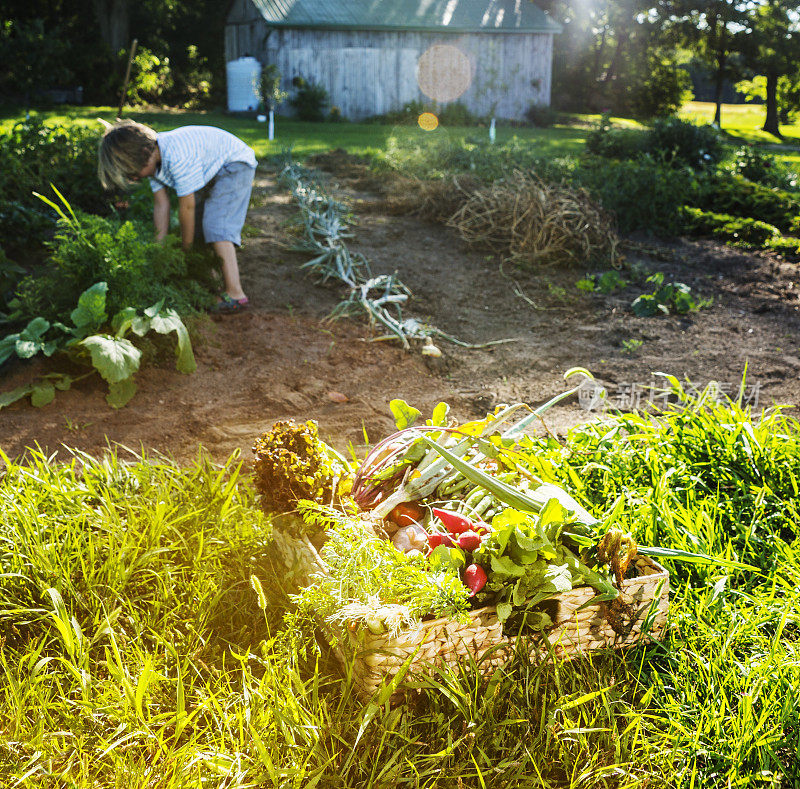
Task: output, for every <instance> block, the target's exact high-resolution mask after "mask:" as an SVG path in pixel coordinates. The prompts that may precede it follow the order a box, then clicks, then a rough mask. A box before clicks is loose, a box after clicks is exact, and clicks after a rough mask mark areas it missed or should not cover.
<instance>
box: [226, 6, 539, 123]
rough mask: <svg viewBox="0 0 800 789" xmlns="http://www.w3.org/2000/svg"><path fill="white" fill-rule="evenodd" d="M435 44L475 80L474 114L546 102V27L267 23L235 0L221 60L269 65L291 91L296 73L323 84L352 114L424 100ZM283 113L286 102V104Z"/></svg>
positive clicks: (501, 114) (468, 96) (469, 103)
mask: <svg viewBox="0 0 800 789" xmlns="http://www.w3.org/2000/svg"><path fill="white" fill-rule="evenodd" d="M433 44H449V45H450V46H455V47H458V49H460V50H461V51H462V52H463V53H464V54H465V55H466V56H467V58H468V59H469V62H470V66H471V70H472V81H471V84H470V86H469V88H468V89H467V90H466V92H465V93H464V94H463V95H462V96H461V97H460V98H459V99H458V101H460V102H462V103H463V104H464V105H466V107H467V108H468V109H469V110H470V111H471V112H473V113H476V114H479V115H490V114H491V115H494V116H496V117H498V118H521V117H522V116H523V115H524V114H525V111H526V110H527V109H528V107H529V106H530V105H531V104H544V105H547V104H549V103H550V84H551V68H552V59H553V35H552V34H551V33H470V34H464V35H458V34H447V33H444V34H438V33H423V32H420V33H416V32H405V31H398V32H379V31H359V30H354V31H340V30H311V29H289V28H269V27H268V26H267V24H266V23H265V22H264V20H263V18H262V17H261V15H260V14H259V13H258V11H257V9H256V8H255V6H254V5H253V3H252V2H251V0H235V2H234V4H233V5H232V7H231V11H230V14H229V16H228V24H227V26H226V28H225V58H226V60H235V59H236V58H239V57H243V56H245V55H252V56H253V57H256V58H258V59H259V60H260V61H261V62H262V63H274V64H275V65H276V66H277V67H278V68H279V69H280V72H281V74H282V76H283V85H282V87H283V89H284V90H289V91H291V81H292V78H293V77H296V76H301V77H303V78H304V79H306V80H307V81H309V82H316V83H319V84H321V85H323V86H324V87H325V88H326V89H327V90H328V93H329V94H330V97H331V103H332V104H334V105H336V106H337V107H339V109H340V110H341V112H342V114H343V115H344V116H345V117H347V118H350V119H352V120H357V119H359V118H364V117H366V116H369V115H378V114H381V113H384V112H388V111H389V110H396V109H400V108H401V107H402V106H403V104H406V103H407V102H409V101H414V100H418V101H423V102H428V103H429V99H428V97H426V96H425V95H423V93H422V92H421V91H420V89H419V86H418V84H417V67H418V66H417V63H418V60H419V57H420V56H421V55H422V54H423V53H424V52H425V51H426V50H427V49H428V48H429V47H430V46H432V45H433ZM285 110H286V111H288V107H287V108H285Z"/></svg>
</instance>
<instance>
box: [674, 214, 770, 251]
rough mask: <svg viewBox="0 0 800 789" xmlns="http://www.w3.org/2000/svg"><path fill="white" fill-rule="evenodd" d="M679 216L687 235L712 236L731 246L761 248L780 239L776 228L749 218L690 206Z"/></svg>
mask: <svg viewBox="0 0 800 789" xmlns="http://www.w3.org/2000/svg"><path fill="white" fill-rule="evenodd" d="M681 216H682V217H683V219H684V222H685V229H686V231H687V232H688V233H691V234H697V235H703V236H706V235H707V236H714V237H715V238H719V239H722V240H723V241H725V242H727V243H731V244H737V245H742V246H751V247H762V246H764V245H765V244H766V243H767V242H769V241H770V239H773V238H775V237H776V236H777V237H780V233H779V232H778V228H777V227H775V226H774V225H770V224H768V223H767V222H760V221H759V220H757V219H750V218H749V217H741V216H731V215H730V214H716V213H714V212H713V211H703V209H702V208H692V207H691V206H684V207H683V208H682V209H681Z"/></svg>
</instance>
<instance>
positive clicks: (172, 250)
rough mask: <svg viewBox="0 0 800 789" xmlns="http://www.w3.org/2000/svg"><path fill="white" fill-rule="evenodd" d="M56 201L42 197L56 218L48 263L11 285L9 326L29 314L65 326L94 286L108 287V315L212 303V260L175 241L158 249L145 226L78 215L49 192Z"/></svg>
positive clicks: (194, 307)
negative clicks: (157, 305) (152, 307)
mask: <svg viewBox="0 0 800 789" xmlns="http://www.w3.org/2000/svg"><path fill="white" fill-rule="evenodd" d="M54 191H55V194H56V196H57V199H58V201H59V202H58V203H57V202H55V201H53V200H51V199H50V198H47V197H44V196H42V200H43V201H44V202H45V203H46V204H47V205H49V206H50V207H51V208H52V209H53V210H54V211H56V213H57V214H58V217H59V220H58V226H57V228H58V229H57V233H56V236H55V238H54V239H53V240H52V241H51V242H48V249H49V251H50V253H51V254H50V258H49V260H48V262H47V264H46V265H45V266H42V267H40V268H39V269H38V270H37V271H35V272H33V273H32V274H30V275H29V276H27V277H24V278H22V279H21V280H20V281H19V283H18V284H17V286H16V290H15V296H14V298H13V299H11V300H10V301H9V321H10V322H15V321H16V322H19V323H22V322H24V321H27V320H30V319H31V318H32V317H43V318H46V319H48V320H50V321H65V320H66V319H67V318H68V317H69V315H70V312H71V311H72V309H73V308H74V306H75V303H76V301H77V300H78V297H79V295H80V294H81V293H82V292H84V291H85V290H86V289H87V288H89V287H91V286H92V285H93V284H94V283H96V282H101V281H102V282H106V283H107V284H108V297H107V298H108V305H107V307H108V312H109V313H110V314H112V315H114V314H116V313H117V312H119V311H120V310H123V309H125V308H127V307H134V308H136V309H140V310H141V309H145V308H147V307H149V306H150V305H152V304H154V303H156V302H158V301H161V300H162V299H163V301H164V304H165V305H166V306H167V307H169V308H170V309H174V310H175V311H176V312H178V313H179V314H182V315H186V314H191V313H192V312H195V311H197V310H198V309H200V308H204V307H210V306H211V305H212V304H213V303H214V297H213V296H212V295H211V292H212V288H213V285H212V281H211V270H212V267H213V265H214V263H213V257H212V256H210V255H208V254H205V253H199V252H190V253H186V254H184V253H183V252H182V250H181V249H180V248H179V243H178V241H177V239H175V238H167V239H165V241H164V243H162V244H157V243H156V242H155V241H153V240H152V235H151V232H152V231H150V230H149V229H147V230H145V229H144V227H142V226H139V225H137V224H135V223H133V222H130V221H124V222H123V221H121V220H119V219H115V218H104V217H99V216H93V215H89V214H84V213H82V212H79V211H76V210H75V209H73V208H72V206H71V205H70V203H68V202H67V200H66V199H65V198H64V197H63V195H62V193H61V192H60V191H58V190H56V189H55V188H54Z"/></svg>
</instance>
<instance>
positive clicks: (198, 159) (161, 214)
mask: <svg viewBox="0 0 800 789" xmlns="http://www.w3.org/2000/svg"><path fill="white" fill-rule="evenodd" d="M257 164H258V162H256V157H255V154H254V153H253V149H252V148H250V147H248V146H247V145H245V143H243V142H242V141H241V140H240V139H239V138H238V137H234V135H232V134H230V133H229V132H226V131H224V130H223V129H218V128H216V127H214V126H182V127H180V128H178V129H173V130H172V131H168V132H156V131H154V130H153V129H151V128H150V127H149V126H145V125H143V124H141V123H135V122H133V121H119V122H117V123H115V124H114V125H113V126H108V127H107V128H106V131H105V133H104V134H103V138H102V140H101V141H100V150H99V156H98V166H97V173H98V176H99V178H100V183H101V184H102V185H103V188H104V189H111V188H113V187H114V186H116V187H119V188H121V189H129V188H130V187H131V186H132V185H133V183H135V182H137V181H140V180H141V179H142V178H149V179H150V185H151V187H152V189H153V224H154V225H155V231H156V241H162V240H163V239H164V237H165V236H166V235H167V231H168V230H169V196H168V195H167V187H169V188H171V189H174V190H175V192H176V193H177V195H178V218H179V220H180V226H181V240H182V242H183V248H184V249H189V247H191V245H192V243H193V242H194V239H195V235H196V234H198V235H199V232H198V231H199V229H200V227H201V226H202V230H203V237H204V238H205V240H206V242H207V243H209V244H211V245H212V246H213V247H214V252H216V254H217V256H218V257H219V259H220V261H221V263H222V278H223V280H224V282H225V293H224V294H223V295H222V298H221V300H220V301H219V302H218V303H217V305H216V307H215V311H216V312H238V311H240V310H243V309H245V308H246V307H247V304H248V301H247V296H245V294H244V291H243V290H242V285H241V282H240V281H239V266H238V264H237V261H236V247H238V246H241V243H242V227H243V225H244V219H245V215H246V214H247V206H248V203H249V202H250V192H251V190H252V188H253V176H254V175H255V172H256V166H257Z"/></svg>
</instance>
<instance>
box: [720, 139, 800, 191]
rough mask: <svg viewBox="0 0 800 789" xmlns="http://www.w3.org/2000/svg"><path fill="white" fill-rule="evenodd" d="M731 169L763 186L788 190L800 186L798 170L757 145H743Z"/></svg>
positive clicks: (735, 156)
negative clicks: (795, 170) (794, 169)
mask: <svg viewBox="0 0 800 789" xmlns="http://www.w3.org/2000/svg"><path fill="white" fill-rule="evenodd" d="M729 169H730V170H731V172H733V173H735V174H737V175H741V176H742V177H743V178H746V179H747V180H748V181H755V182H756V183H759V184H762V185H763V186H773V187H776V188H778V189H785V190H787V191H788V190H793V189H797V188H798V187H800V176H798V174H797V173H796V172H794V171H792V170H790V169H789V168H788V167H786V165H785V164H783V162H781V160H780V159H778V158H777V157H776V156H773V155H772V154H769V153H765V152H764V151H763V150H762V149H761V148H758V147H756V146H755V145H743V146H742V147H741V148H739V149H738V150H737V151H736V153H735V154H734V160H733V162H732V164H731V165H730V168H729Z"/></svg>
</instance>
